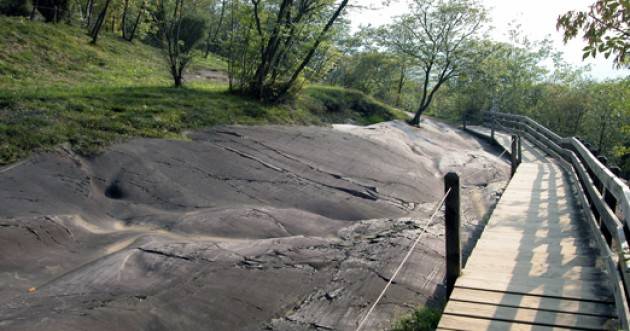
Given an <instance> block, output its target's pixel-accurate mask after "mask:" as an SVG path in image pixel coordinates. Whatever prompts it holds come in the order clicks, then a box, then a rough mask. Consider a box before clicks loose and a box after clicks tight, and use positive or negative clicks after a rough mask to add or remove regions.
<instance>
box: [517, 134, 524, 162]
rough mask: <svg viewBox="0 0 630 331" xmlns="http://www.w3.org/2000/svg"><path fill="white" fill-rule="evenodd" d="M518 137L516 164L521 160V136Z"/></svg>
mask: <svg viewBox="0 0 630 331" xmlns="http://www.w3.org/2000/svg"><path fill="white" fill-rule="evenodd" d="M517 137H518V164H521V163H522V162H523V146H522V144H521V136H517Z"/></svg>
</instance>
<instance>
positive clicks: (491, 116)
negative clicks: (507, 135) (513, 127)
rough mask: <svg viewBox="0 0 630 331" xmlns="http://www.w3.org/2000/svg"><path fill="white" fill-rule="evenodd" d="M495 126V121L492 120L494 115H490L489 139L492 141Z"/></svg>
mask: <svg viewBox="0 0 630 331" xmlns="http://www.w3.org/2000/svg"><path fill="white" fill-rule="evenodd" d="M495 126H496V119H495V118H494V113H490V138H492V140H494V130H495Z"/></svg>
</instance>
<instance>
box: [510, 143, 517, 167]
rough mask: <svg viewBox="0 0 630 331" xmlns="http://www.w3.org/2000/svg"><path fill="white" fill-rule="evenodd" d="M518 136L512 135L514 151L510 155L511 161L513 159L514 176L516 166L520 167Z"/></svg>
mask: <svg viewBox="0 0 630 331" xmlns="http://www.w3.org/2000/svg"><path fill="white" fill-rule="evenodd" d="M517 140H518V136H517V135H515V134H513V135H512V153H511V155H510V157H511V161H512V176H514V174H515V173H516V168H517V167H518V155H517V153H518V147H517V146H518V142H517Z"/></svg>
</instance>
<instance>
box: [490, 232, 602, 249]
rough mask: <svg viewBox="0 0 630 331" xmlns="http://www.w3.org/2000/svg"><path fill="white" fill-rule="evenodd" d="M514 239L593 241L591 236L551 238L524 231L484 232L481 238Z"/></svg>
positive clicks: (548, 242) (584, 244) (581, 243)
mask: <svg viewBox="0 0 630 331" xmlns="http://www.w3.org/2000/svg"><path fill="white" fill-rule="evenodd" d="M495 239H498V240H513V241H515V242H519V243H523V242H532V243H536V244H552V245H553V244H555V243H558V242H574V243H576V245H577V244H579V245H582V246H588V245H589V243H590V242H591V240H592V239H591V238H579V237H572V238H569V237H564V238H562V237H561V238H551V237H535V238H534V237H532V236H531V235H526V234H523V233H498V232H494V233H491V232H487V233H485V232H484V233H482V235H481V240H495Z"/></svg>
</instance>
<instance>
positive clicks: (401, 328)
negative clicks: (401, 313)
mask: <svg viewBox="0 0 630 331" xmlns="http://www.w3.org/2000/svg"><path fill="white" fill-rule="evenodd" d="M440 316H441V313H440V312H439V311H438V310H435V309H433V308H429V307H423V308H418V309H416V310H415V311H414V312H413V313H411V314H410V315H408V316H405V317H403V318H402V319H401V320H400V321H398V322H396V324H395V325H394V327H393V328H392V331H432V330H435V328H437V326H438V323H439V322H440Z"/></svg>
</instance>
